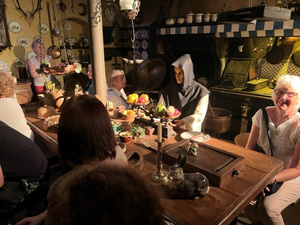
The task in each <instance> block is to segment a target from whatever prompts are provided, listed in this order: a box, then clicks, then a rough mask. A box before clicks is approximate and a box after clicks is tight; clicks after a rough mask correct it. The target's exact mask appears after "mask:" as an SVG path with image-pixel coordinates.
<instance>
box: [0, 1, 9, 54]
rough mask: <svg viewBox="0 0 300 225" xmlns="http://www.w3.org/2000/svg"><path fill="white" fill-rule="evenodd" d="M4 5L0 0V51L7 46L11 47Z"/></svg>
mask: <svg viewBox="0 0 300 225" xmlns="http://www.w3.org/2000/svg"><path fill="white" fill-rule="evenodd" d="M5 7H6V5H5V3H4V0H0V52H1V51H2V50H4V49H5V48H7V47H11V43H10V38H9V33H8V25H7V20H6V13H5Z"/></svg>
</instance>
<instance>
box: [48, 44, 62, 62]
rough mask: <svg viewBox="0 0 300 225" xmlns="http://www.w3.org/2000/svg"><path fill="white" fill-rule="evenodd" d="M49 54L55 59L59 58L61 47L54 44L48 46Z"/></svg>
mask: <svg viewBox="0 0 300 225" xmlns="http://www.w3.org/2000/svg"><path fill="white" fill-rule="evenodd" d="M47 54H48V55H51V56H52V58H53V59H57V58H59V57H60V55H61V51H60V48H59V47H57V46H56V45H52V46H50V47H49V48H48V50H47Z"/></svg>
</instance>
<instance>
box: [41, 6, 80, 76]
mask: <svg viewBox="0 0 300 225" xmlns="http://www.w3.org/2000/svg"><path fill="white" fill-rule="evenodd" d="M55 5H56V8H57V11H56V12H57V21H56V22H57V23H56V24H57V26H58V30H59V31H60V32H59V33H58V34H59V42H60V43H62V46H63V50H62V52H63V53H64V58H65V59H64V62H62V63H61V64H60V65H59V66H56V67H46V68H44V70H45V71H46V72H47V74H52V75H65V74H68V73H71V72H76V73H80V72H81V64H80V63H78V62H77V61H76V60H75V59H74V55H73V48H72V44H73V43H72V42H71V41H70V40H71V38H70V32H69V30H67V36H65V32H64V27H63V26H64V24H66V23H68V21H67V17H66V13H65V11H66V6H65V4H64V3H63V2H62V1H61V0H56V2H55ZM53 10H54V9H53ZM66 41H68V43H69V45H68V47H69V49H68V50H67V46H66Z"/></svg>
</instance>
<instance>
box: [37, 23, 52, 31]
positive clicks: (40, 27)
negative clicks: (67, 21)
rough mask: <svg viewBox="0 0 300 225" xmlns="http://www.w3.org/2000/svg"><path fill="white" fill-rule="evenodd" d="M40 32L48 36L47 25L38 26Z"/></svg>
mask: <svg viewBox="0 0 300 225" xmlns="http://www.w3.org/2000/svg"><path fill="white" fill-rule="evenodd" d="M37 30H38V32H40V31H41V33H42V34H47V33H48V32H49V27H48V25H47V24H46V23H41V24H38V26H37Z"/></svg>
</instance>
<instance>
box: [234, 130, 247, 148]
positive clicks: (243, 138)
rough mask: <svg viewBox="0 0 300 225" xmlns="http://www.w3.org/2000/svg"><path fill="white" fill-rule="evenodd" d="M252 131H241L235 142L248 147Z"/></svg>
mask: <svg viewBox="0 0 300 225" xmlns="http://www.w3.org/2000/svg"><path fill="white" fill-rule="evenodd" d="M249 134H250V133H248V132H247V133H241V134H238V135H236V136H235V138H234V143H235V144H236V145H238V146H241V147H246V145H247V141H248V138H249Z"/></svg>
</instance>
